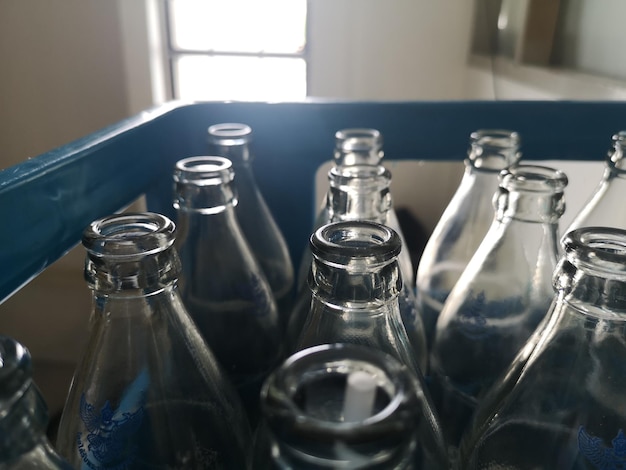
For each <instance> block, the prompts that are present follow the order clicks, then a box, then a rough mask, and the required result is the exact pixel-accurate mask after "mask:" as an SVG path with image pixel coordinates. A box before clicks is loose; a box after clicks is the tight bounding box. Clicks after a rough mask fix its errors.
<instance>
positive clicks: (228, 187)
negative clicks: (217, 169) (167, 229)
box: [174, 180, 238, 217]
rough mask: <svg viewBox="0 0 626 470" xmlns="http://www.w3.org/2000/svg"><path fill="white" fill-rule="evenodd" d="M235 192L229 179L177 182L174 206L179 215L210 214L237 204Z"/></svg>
mask: <svg viewBox="0 0 626 470" xmlns="http://www.w3.org/2000/svg"><path fill="white" fill-rule="evenodd" d="M237 202H238V200H237V193H236V191H235V188H234V186H233V182H232V180H231V181H220V182H218V181H217V180H214V181H213V182H212V183H210V184H202V185H199V184H190V183H186V182H177V183H176V185H175V198H174V208H175V209H176V210H177V211H178V214H179V215H183V216H187V217H189V216H191V215H192V214H201V215H212V214H219V213H221V212H224V211H227V210H230V209H232V208H233V207H235V206H236V205H237Z"/></svg>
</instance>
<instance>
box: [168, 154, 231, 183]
mask: <svg viewBox="0 0 626 470" xmlns="http://www.w3.org/2000/svg"><path fill="white" fill-rule="evenodd" d="M234 177H235V171H234V170H233V163H232V161H231V160H229V159H228V158H226V157H222V156H218V155H200V156H193V157H187V158H182V159H180V160H178V161H177V162H176V165H175V167H174V175H173V178H174V181H175V182H177V183H182V184H194V185H202V186H206V185H213V184H220V183H227V182H230V181H232V180H233V179H234Z"/></svg>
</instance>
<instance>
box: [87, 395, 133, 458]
mask: <svg viewBox="0 0 626 470" xmlns="http://www.w3.org/2000/svg"><path fill="white" fill-rule="evenodd" d="M143 402H144V394H143V393H142V398H141V400H140V406H138V407H137V408H136V409H135V410H134V411H124V412H120V410H119V408H118V410H114V409H113V408H112V406H111V404H110V403H109V401H108V400H107V401H106V402H105V404H104V405H103V406H102V408H101V409H100V410H98V409H97V408H96V407H95V406H93V405H92V404H91V403H89V402H88V401H87V399H86V398H85V394H84V393H83V395H82V396H81V398H80V419H81V420H82V422H83V424H84V425H85V430H86V431H87V432H86V433H84V432H83V433H78V436H77V441H78V452H79V453H80V456H81V458H82V460H83V462H84V463H85V464H86V465H87V466H88V467H89V468H93V469H101V468H106V469H112V470H113V469H114V470H125V469H127V468H129V467H130V466H131V465H132V463H133V461H134V459H135V457H136V452H137V445H136V443H135V438H134V436H135V434H136V433H137V431H138V430H139V427H140V426H141V422H142V420H143V417H144V409H143ZM85 437H86V439H85Z"/></svg>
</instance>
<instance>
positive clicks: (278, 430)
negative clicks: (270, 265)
mask: <svg viewBox="0 0 626 470" xmlns="http://www.w3.org/2000/svg"><path fill="white" fill-rule="evenodd" d="M261 399H262V408H263V425H262V426H263V427H262V428H260V430H261V429H262V431H263V432H261V433H259V434H258V435H257V442H256V451H255V466H254V468H255V469H257V470H262V469H331V468H332V469H339V468H350V469H356V468H363V469H366V468H367V469H381V470H382V469H385V470H395V469H398V470H399V469H420V468H423V467H421V466H420V465H418V463H417V462H416V460H417V458H418V456H417V455H416V450H417V440H418V424H419V422H420V420H421V417H420V415H419V402H418V399H417V393H416V389H415V381H414V378H413V375H412V373H411V372H410V371H409V370H408V369H407V367H406V366H405V365H402V364H401V363H400V362H398V361H397V360H396V359H395V358H393V357H391V356H389V355H387V354H384V353H382V352H381V351H378V350H375V349H372V348H366V347H363V346H357V345H353V344H333V345H322V346H314V347H312V348H308V349H305V350H303V351H300V352H298V353H296V354H295V355H293V356H292V357H290V358H289V359H288V360H287V361H286V362H285V363H284V364H283V365H282V366H281V367H280V368H279V369H277V370H276V371H275V372H274V373H273V374H272V375H271V376H270V377H269V379H268V380H267V382H266V383H265V385H264V387H263V391H262V395H261Z"/></svg>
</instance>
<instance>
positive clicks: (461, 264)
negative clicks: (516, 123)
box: [416, 129, 520, 350]
mask: <svg viewBox="0 0 626 470" xmlns="http://www.w3.org/2000/svg"><path fill="white" fill-rule="evenodd" d="M519 145H520V138H519V135H518V134H517V133H516V132H513V131H510V130H488V129H485V130H478V131H476V132H473V133H472V134H471V135H470V148H469V151H468V158H467V159H465V162H464V163H465V173H464V174H463V178H462V179H461V183H460V185H459V187H458V189H457V190H456V192H455V194H454V196H453V197H452V199H451V200H450V203H449V204H448V206H447V207H446V209H445V211H444V212H443V215H442V216H441V218H440V219H439V222H438V223H437V226H436V227H435V229H434V231H433V233H432V235H431V236H430V238H429V239H428V242H427V243H426V247H425V248H424V252H423V253H422V257H421V258H420V262H419V265H418V267H417V274H416V297H417V310H418V311H419V312H420V313H421V315H422V320H423V323H424V328H425V331H426V342H427V347H428V350H430V349H431V348H432V342H433V336H434V334H435V326H436V324H437V318H438V317H439V313H440V312H441V309H442V308H443V304H444V303H445V301H446V299H447V298H448V295H450V291H452V288H453V287H454V285H455V284H456V282H457V281H458V279H459V277H460V276H461V273H462V272H463V270H464V269H465V267H466V266H467V263H468V262H469V260H470V259H471V257H472V256H473V255H474V252H475V251H476V249H477V248H478V246H479V245H480V243H481V242H482V240H483V238H484V237H485V235H486V234H487V231H488V230H489V227H490V225H491V223H492V222H493V206H492V204H491V200H492V198H493V195H494V193H495V192H496V190H497V189H498V184H499V180H498V175H499V173H500V171H502V170H505V169H507V168H510V167H512V166H514V165H515V164H517V162H518V160H519V159H520V153H519V151H518V149H519Z"/></svg>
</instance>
